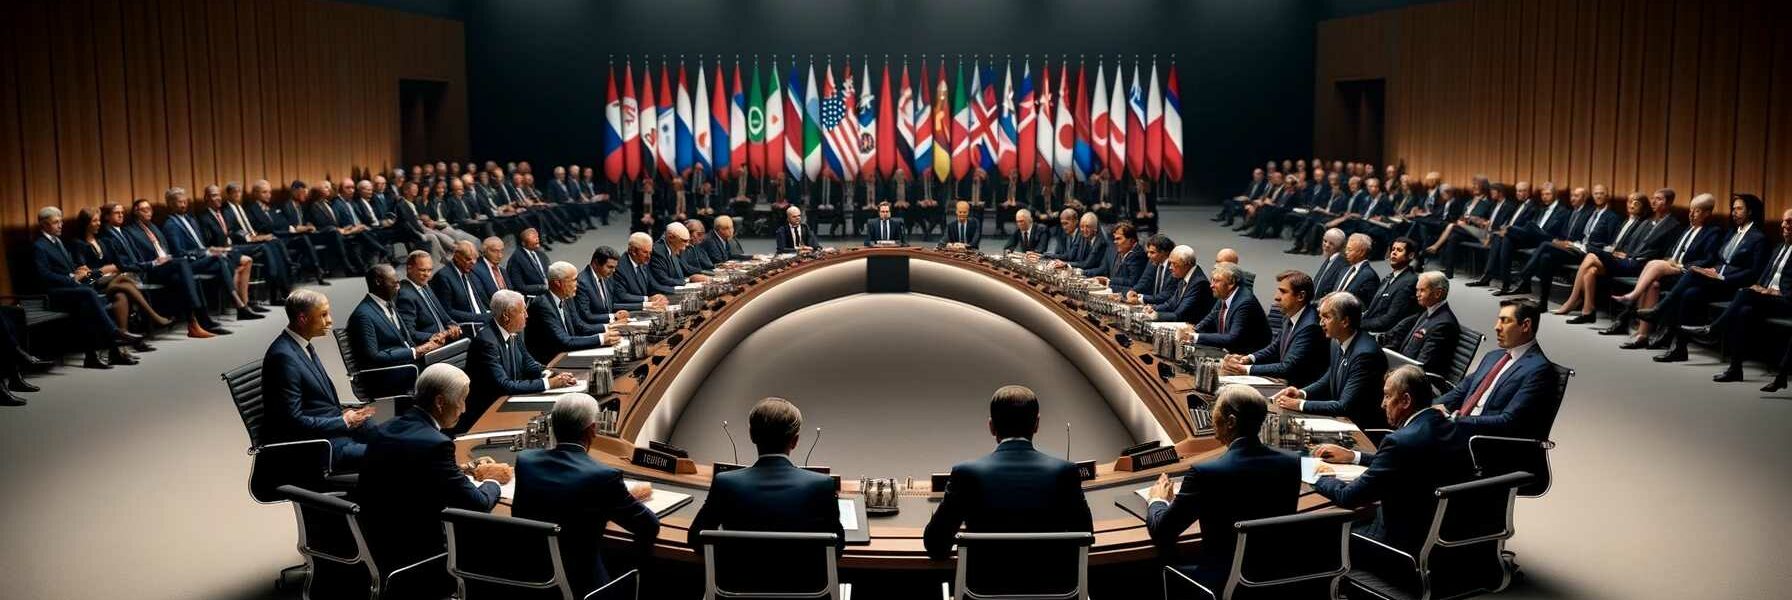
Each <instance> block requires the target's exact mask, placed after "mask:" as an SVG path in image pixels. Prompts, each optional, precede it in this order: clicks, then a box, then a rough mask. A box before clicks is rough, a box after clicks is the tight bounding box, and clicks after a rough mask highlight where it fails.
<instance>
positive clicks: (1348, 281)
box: [1319, 233, 1381, 301]
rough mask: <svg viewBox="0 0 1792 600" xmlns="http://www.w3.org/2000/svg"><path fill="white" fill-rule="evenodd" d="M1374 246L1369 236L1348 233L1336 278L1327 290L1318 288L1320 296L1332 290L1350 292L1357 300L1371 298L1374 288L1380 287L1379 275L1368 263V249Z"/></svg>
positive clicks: (1322, 296) (1373, 294)
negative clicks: (1342, 262)
mask: <svg viewBox="0 0 1792 600" xmlns="http://www.w3.org/2000/svg"><path fill="white" fill-rule="evenodd" d="M1374 246H1375V240H1373V239H1370V238H1369V236H1367V235H1363V234H1361V233H1353V234H1350V237H1349V241H1346V242H1345V243H1344V265H1343V266H1341V267H1339V268H1338V269H1336V271H1337V273H1338V277H1337V280H1336V282H1334V284H1333V285H1332V289H1331V291H1329V292H1328V291H1325V289H1324V288H1320V292H1319V294H1320V297H1321V298H1324V297H1325V296H1326V295H1327V294H1330V293H1333V292H1350V295H1352V296H1356V297H1357V299H1358V300H1359V301H1360V300H1363V299H1365V298H1373V297H1374V296H1375V290H1376V289H1378V288H1380V287H1381V276H1380V275H1379V274H1377V273H1376V272H1375V267H1374V266H1373V265H1370V264H1369V250H1370V249H1371V248H1373V247H1374Z"/></svg>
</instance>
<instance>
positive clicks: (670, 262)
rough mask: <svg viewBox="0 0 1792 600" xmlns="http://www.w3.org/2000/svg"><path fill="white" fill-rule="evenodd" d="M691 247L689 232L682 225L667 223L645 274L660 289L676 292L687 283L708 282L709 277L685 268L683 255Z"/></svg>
mask: <svg viewBox="0 0 1792 600" xmlns="http://www.w3.org/2000/svg"><path fill="white" fill-rule="evenodd" d="M690 247H691V232H690V230H689V229H685V226H684V224H683V223H669V224H667V225H666V232H665V234H664V235H661V236H660V242H659V243H658V244H655V245H654V247H653V256H651V257H649V258H648V259H647V266H648V269H647V272H648V274H650V275H652V276H653V279H654V281H655V282H657V283H658V284H659V287H660V289H672V290H676V289H677V288H678V287H679V286H682V285H685V284H688V283H700V282H704V281H709V276H707V275H703V274H701V273H691V272H690V270H689V269H686V268H685V261H684V253H685V251H686V250H689V249H690Z"/></svg>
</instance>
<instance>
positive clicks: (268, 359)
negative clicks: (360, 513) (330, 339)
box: [261, 289, 373, 471]
mask: <svg viewBox="0 0 1792 600" xmlns="http://www.w3.org/2000/svg"><path fill="white" fill-rule="evenodd" d="M286 319H287V323H286V329H284V330H282V331H281V332H280V335H279V336H277V337H275V338H274V342H273V343H272V344H270V345H268V351H267V355H266V356H264V357H262V361H261V382H262V384H261V394H262V403H263V409H262V421H261V443H262V444H264V445H265V444H276V443H280V442H292V441H298V440H314V439H326V440H329V441H330V453H331V455H332V459H333V460H332V463H333V465H332V468H334V469H336V470H349V471H352V470H355V468H356V466H357V465H359V464H360V462H361V457H362V455H363V454H365V453H366V451H367V446H365V445H363V444H362V442H360V441H359V438H360V437H361V434H362V433H364V429H363V425H366V424H367V423H368V419H369V418H371V417H373V405H372V404H369V405H367V406H363V407H361V408H354V409H347V410H345V409H343V408H342V401H341V399H340V398H338V397H337V396H336V384H335V383H334V382H332V381H330V373H329V372H328V371H326V370H324V363H323V361H322V360H319V359H318V358H317V348H316V347H315V346H313V345H312V343H311V340H312V339H313V338H316V337H318V336H321V335H325V334H326V333H328V332H329V331H330V325H331V323H332V321H331V319H330V299H329V298H326V297H324V295H323V294H319V293H317V292H314V291H311V290H305V289H301V290H296V291H294V292H293V293H292V295H291V296H288V297H287V298H286Z"/></svg>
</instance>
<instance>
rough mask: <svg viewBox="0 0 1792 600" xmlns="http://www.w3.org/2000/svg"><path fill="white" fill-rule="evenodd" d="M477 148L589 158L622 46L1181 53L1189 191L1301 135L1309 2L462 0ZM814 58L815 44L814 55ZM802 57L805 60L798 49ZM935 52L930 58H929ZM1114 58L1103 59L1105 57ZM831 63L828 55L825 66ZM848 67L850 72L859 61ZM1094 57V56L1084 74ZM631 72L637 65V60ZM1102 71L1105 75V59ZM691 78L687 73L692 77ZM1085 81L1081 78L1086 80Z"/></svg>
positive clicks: (838, 55) (1291, 150) (543, 158)
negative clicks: (608, 78) (609, 71)
mask: <svg viewBox="0 0 1792 600" xmlns="http://www.w3.org/2000/svg"><path fill="white" fill-rule="evenodd" d="M466 6H467V54H468V60H467V69H468V71H469V72H468V79H469V81H470V83H469V87H470V98H469V102H470V105H471V114H472V118H473V123H472V143H473V149H474V153H475V154H476V155H477V156H476V158H479V159H488V158H489V159H513V158H516V159H521V158H526V159H530V160H533V161H538V162H541V163H547V164H556V163H564V162H577V163H580V164H593V163H594V162H596V161H597V160H598V154H599V135H600V129H599V127H600V125H601V119H602V105H603V101H604V97H603V93H604V82H605V79H604V72H605V71H604V69H605V66H606V64H607V61H609V60H610V59H611V57H614V58H615V59H616V60H621V58H622V57H623V56H624V55H633V56H635V57H641V56H643V55H651V56H653V58H654V60H655V62H658V60H659V57H660V56H661V55H663V54H670V55H672V56H673V57H674V58H676V57H677V56H678V55H679V54H684V55H686V56H687V57H691V56H695V55H698V54H701V55H704V57H705V58H706V60H707V61H709V64H713V61H714V57H715V55H718V54H721V55H725V56H728V57H732V56H734V55H736V54H747V55H751V54H754V53H757V54H759V55H761V56H762V57H767V58H769V56H770V55H772V54H778V55H781V56H783V57H785V58H784V60H785V61H786V63H787V61H788V57H789V56H790V55H791V53H798V54H799V55H801V56H803V57H807V56H808V55H809V54H811V53H813V54H817V55H823V54H829V55H832V56H833V57H834V58H835V60H836V62H838V61H839V60H841V59H842V58H843V57H844V56H845V55H847V54H848V53H850V54H851V55H852V56H853V58H854V60H855V62H856V61H858V60H861V59H860V55H863V54H870V55H872V57H873V65H874V66H876V65H877V64H878V62H879V59H881V57H882V56H883V55H884V54H889V55H891V57H892V60H895V59H898V58H899V57H900V56H901V55H903V54H908V55H910V56H911V57H917V56H918V55H919V54H921V53H927V54H930V55H933V56H934V57H935V59H934V60H935V61H937V57H938V55H939V54H940V53H948V54H952V55H956V54H959V53H963V54H966V55H969V54H972V53H977V54H985V55H988V54H990V53H998V54H1004V55H1007V54H1012V55H1014V56H1015V58H1016V59H1017V60H1018V59H1019V58H1020V57H1021V56H1022V55H1027V54H1031V55H1033V56H1034V57H1035V59H1037V57H1038V56H1039V55H1041V54H1043V53H1048V52H1049V53H1050V54H1052V55H1053V58H1054V60H1055V59H1056V58H1058V56H1059V55H1062V54H1065V53H1069V54H1071V55H1072V56H1077V55H1087V57H1088V58H1089V59H1090V60H1093V59H1094V58H1095V55H1096V54H1107V55H1109V56H1110V57H1111V56H1112V55H1114V54H1115V53H1122V54H1124V55H1127V56H1128V57H1130V56H1132V55H1135V54H1138V55H1143V56H1146V57H1149V56H1150V55H1151V54H1156V55H1158V57H1159V59H1160V64H1167V62H1168V59H1169V57H1170V55H1171V54H1175V55H1176V56H1177V57H1178V59H1179V64H1180V69H1181V72H1180V76H1181V85H1182V118H1183V124H1184V132H1185V134H1184V152H1185V155H1186V161H1185V164H1186V165H1187V172H1188V174H1189V175H1188V179H1189V181H1190V182H1191V183H1192V184H1193V187H1192V188H1191V192H1206V193H1209V194H1215V193H1220V192H1231V191H1233V190H1232V189H1231V188H1234V187H1237V186H1238V185H1239V183H1240V181H1241V180H1243V179H1244V177H1242V176H1240V175H1239V173H1243V172H1247V171H1249V165H1251V164H1253V163H1256V162H1260V161H1262V160H1264V159H1266V158H1268V157H1272V156H1273V157H1284V156H1291V155H1303V156H1304V155H1306V154H1308V153H1309V148H1310V146H1311V144H1312V141H1311V140H1312V137H1313V136H1312V128H1313V124H1312V120H1313V107H1312V102H1313V89H1312V87H1313V45H1314V24H1315V23H1316V20H1317V16H1318V15H1319V12H1318V11H1319V5H1318V4H1316V3H1314V2H1312V1H1310V0H1250V1H1238V0H1196V1H1189V0H1044V1H1041V0H982V1H978V2H967V1H965V0H903V1H895V0H886V1H851V2H845V1H825V0H736V1H730V2H717V1H713V0H612V1H606V2H592V1H590V0H528V1H519V0H467V5H466ZM818 58H819V56H818ZM804 62H805V63H806V58H805V61H804ZM935 64H937V62H936V63H935ZM1110 64H1111V63H1110ZM836 66H838V65H836ZM855 70H857V69H855ZM1093 71H1094V70H1093V69H1092V68H1091V69H1090V73H1089V74H1090V76H1091V77H1093V75H1094V72H1093ZM636 76H637V78H638V77H639V76H640V74H639V73H638V72H637V73H636ZM1109 78H1110V79H1111V78H1112V74H1111V72H1110V74H1109ZM692 85H695V81H694V74H693V81H692ZM1091 87H1093V85H1091Z"/></svg>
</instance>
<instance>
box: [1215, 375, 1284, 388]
mask: <svg viewBox="0 0 1792 600" xmlns="http://www.w3.org/2000/svg"><path fill="white" fill-rule="evenodd" d="M1234 383H1236V384H1240V385H1251V386H1260V385H1275V382H1274V381H1270V380H1268V379H1264V378H1262V377H1258V376H1256V375H1221V376H1220V385H1231V384H1234Z"/></svg>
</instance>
